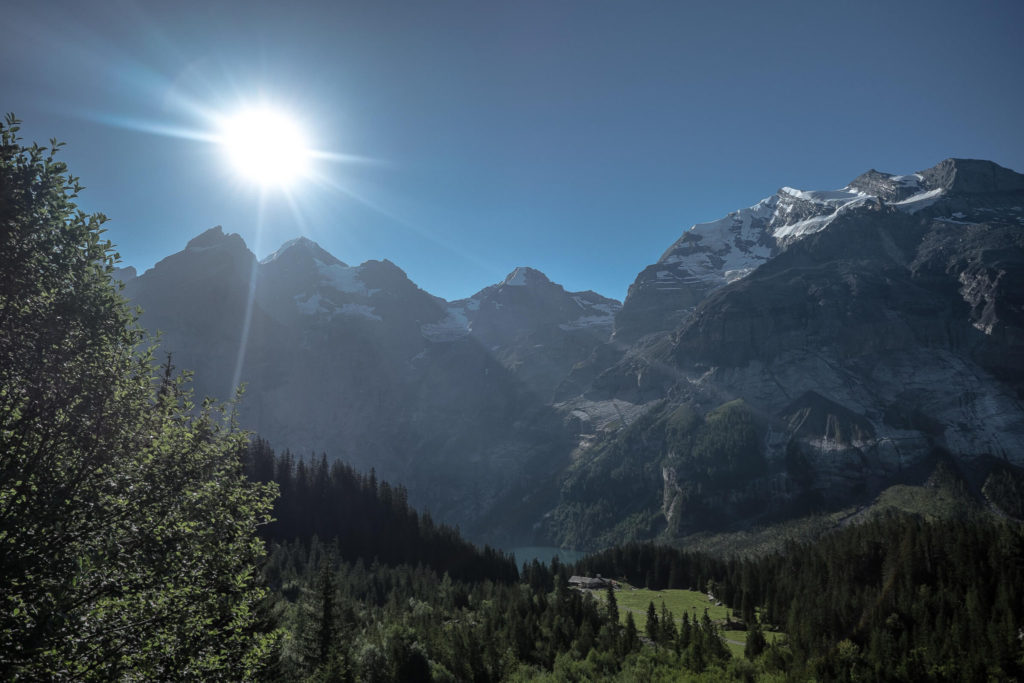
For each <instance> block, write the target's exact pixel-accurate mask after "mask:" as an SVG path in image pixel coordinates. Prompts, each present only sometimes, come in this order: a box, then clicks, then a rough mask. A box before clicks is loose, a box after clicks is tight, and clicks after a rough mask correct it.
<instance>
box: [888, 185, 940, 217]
mask: <svg viewBox="0 0 1024 683" xmlns="http://www.w3.org/2000/svg"><path fill="white" fill-rule="evenodd" d="M944 193H945V190H944V189H943V188H941V187H937V188H935V189H934V190H928V191H927V192H918V193H917V194H915V195H911V196H909V197H907V198H906V199H904V200H903V201H902V202H893V206H895V207H898V208H900V209H901V210H903V211H907V212H908V213H917V212H918V211H920V210H921V209H924V208H926V207H929V206H931V205H932V204H934V203H935V202H937V201H939V199H940V198H941V197H942V195H943V194H944Z"/></svg>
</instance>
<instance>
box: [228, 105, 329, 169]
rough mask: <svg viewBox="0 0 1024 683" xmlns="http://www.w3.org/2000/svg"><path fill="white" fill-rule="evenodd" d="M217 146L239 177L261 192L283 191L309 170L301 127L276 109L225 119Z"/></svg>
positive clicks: (256, 109)
mask: <svg viewBox="0 0 1024 683" xmlns="http://www.w3.org/2000/svg"><path fill="white" fill-rule="evenodd" d="M220 142H221V145H222V146H223V148H224V152H225V154H226V155H227V159H228V161H229V162H230V164H231V166H232V168H233V169H234V171H235V172H236V173H237V174H238V175H239V177H241V178H243V179H244V180H247V181H249V182H253V183H256V184H257V185H260V186H261V187H264V188H274V187H276V188H282V189H287V188H288V187H289V186H291V185H292V184H293V183H295V182H296V181H297V180H299V179H301V178H303V177H306V176H308V175H309V173H310V170H311V169H310V166H311V160H312V152H311V150H310V149H309V143H308V141H307V139H306V136H305V134H304V132H303V130H302V127H301V126H300V125H299V124H298V123H297V121H296V120H295V119H294V118H293V117H292V116H290V115H288V114H286V113H285V112H283V111H280V110H278V109H274V108H271V107H266V106H261V107H254V108H250V109H244V110H241V111H239V112H237V113H235V114H234V115H232V116H229V117H226V118H225V119H224V120H223V121H222V123H221V136H220Z"/></svg>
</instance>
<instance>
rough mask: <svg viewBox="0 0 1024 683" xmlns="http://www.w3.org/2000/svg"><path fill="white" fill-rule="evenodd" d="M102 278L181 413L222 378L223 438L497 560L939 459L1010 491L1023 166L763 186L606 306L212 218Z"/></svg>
mask: <svg viewBox="0 0 1024 683" xmlns="http://www.w3.org/2000/svg"><path fill="white" fill-rule="evenodd" d="M119 277H120V278H121V279H122V281H124V282H125V289H124V293H125V295H126V296H127V297H128V298H129V299H130V300H132V301H133V302H134V303H137V304H139V305H140V306H141V307H142V308H143V311H144V313H143V316H142V319H141V321H142V324H143V325H144V326H145V327H147V329H149V330H151V331H153V332H156V331H158V330H159V331H160V332H161V334H162V337H161V342H160V343H161V346H162V348H163V349H164V350H166V351H168V352H170V353H172V354H173V362H174V364H175V365H177V366H179V367H183V368H189V369H192V370H194V371H195V388H196V391H197V393H198V394H200V395H211V396H215V397H218V398H227V397H230V396H231V395H232V394H233V392H234V388H235V386H236V385H237V384H239V383H244V384H245V386H246V391H245V397H244V399H243V401H242V403H241V407H240V417H241V422H242V424H243V426H245V427H247V428H249V429H252V430H253V431H255V432H256V433H258V434H259V435H261V436H262V437H264V438H266V439H268V440H269V441H270V442H271V443H272V444H273V445H274V446H275V447H276V448H278V449H284V448H289V449H291V450H292V451H293V452H295V453H297V454H303V455H305V454H309V453H316V454H319V453H320V452H326V453H327V455H328V457H330V458H341V459H344V460H346V461H348V462H350V463H352V464H353V465H354V466H355V467H357V468H361V469H369V468H371V467H372V468H375V470H376V471H377V472H378V473H379V474H380V475H381V476H383V477H385V478H388V479H390V480H394V481H399V482H402V483H403V484H405V485H406V486H407V487H408V490H409V495H410V500H411V502H412V503H414V504H416V505H420V506H425V507H427V508H429V509H430V510H431V511H432V512H433V513H434V514H435V515H436V516H438V517H440V518H442V519H445V520H446V521H450V522H454V523H458V524H460V525H461V526H462V528H463V529H464V530H465V531H466V532H467V533H469V534H470V535H471V536H472V537H475V538H478V539H484V540H488V541H491V542H495V543H499V544H501V545H506V546H508V545H512V544H517V543H527V542H533V543H548V544H559V545H564V546H566V547H576V548H593V547H599V546H602V545H607V544H610V543H614V542H621V541H623V540H627V539H630V538H650V537H656V536H660V537H662V538H669V539H671V538H678V537H681V536H685V535H687V534H691V533H695V532H699V531H705V530H730V529H743V528H749V527H751V526H752V525H757V524H762V523H771V522H773V521H777V520H784V519H788V518H792V517H795V516H799V515H805V514H808V513H809V512H815V511H823V510H829V509H834V508H836V507H838V506H842V505H849V504H860V503H864V502H865V501H870V500H872V499H873V497H874V496H876V495H877V494H878V493H879V492H880V491H882V490H884V489H885V488H886V487H888V486H891V485H893V484H894V483H900V482H918V481H923V480H925V479H927V476H928V475H929V474H930V473H932V472H933V471H934V469H935V467H936V466H937V464H939V463H942V464H943V466H944V467H947V468H952V470H955V471H956V472H958V473H959V475H960V476H962V478H963V480H964V482H965V485H966V486H967V487H968V488H969V489H971V490H972V491H973V492H974V495H975V497H976V498H977V499H978V500H979V501H980V504H982V505H987V506H989V507H991V508H992V509H993V510H995V511H996V512H997V514H1011V513H1012V510H1011V508H1012V505H1007V504H1006V503H1005V501H1006V500H1007V497H1008V496H1009V497H1010V498H1012V497H1013V495H1019V496H1024V478H1022V477H1021V476H1020V472H1021V470H1020V467H1021V466H1024V448H1022V446H1024V408H1022V404H1021V399H1022V397H1024V175H1022V174H1019V173H1016V172H1014V171H1012V170H1009V169H1005V168H1002V167H1000V166H998V165H996V164H994V163H992V162H987V161H977V160H963V159H947V160H945V161H943V162H941V163H939V164H938V165H936V166H934V167H932V168H930V169H927V170H924V171H921V172H918V173H913V174H907V175H891V174H888V173H881V172H878V171H874V170H871V171H868V172H867V173H864V174H863V175H861V176H859V177H857V178H855V179H854V180H853V181H852V182H851V183H850V184H849V185H847V186H846V187H844V188H841V189H839V190H833V191H804V190H797V189H794V188H790V187H783V188H781V189H780V190H779V191H778V192H777V193H776V194H774V195H772V196H771V197H768V198H766V199H763V200H761V201H759V202H757V203H756V204H754V205H753V206H751V207H749V208H746V209H741V210H739V211H735V212H733V213H731V214H729V215H728V216H725V217H724V218H722V219H720V220H718V221H714V222H711V223H706V224H699V225H695V226H693V227H691V228H689V229H688V230H685V231H684V232H683V233H682V235H681V236H680V237H679V239H677V240H676V241H675V243H673V244H672V245H671V246H670V247H669V248H668V249H667V250H666V251H665V253H664V254H663V255H662V256H661V258H660V259H658V260H657V262H655V263H653V264H652V265H650V266H648V267H647V268H645V269H644V270H643V271H642V272H640V273H639V274H638V276H637V278H636V281H635V282H634V283H633V285H632V286H631V287H630V288H629V291H628V294H627V296H626V299H625V301H624V302H622V303H621V304H620V303H619V302H618V301H614V300H612V299H608V298H605V297H602V296H600V295H598V294H596V293H594V292H590V291H586V292H567V291H565V289H564V288H563V287H561V286H559V285H557V284H555V283H553V282H551V281H550V280H549V279H548V278H547V277H546V276H545V275H544V274H543V273H541V272H539V271H537V270H534V269H531V268H525V267H522V268H516V269H515V270H514V271H513V272H511V273H510V274H509V275H508V276H507V277H506V278H505V279H504V280H503V281H502V282H500V283H497V284H494V285H491V286H489V287H486V288H484V289H482V290H481V291H479V292H478V293H476V294H474V295H473V296H472V297H469V298H468V299H463V300H459V301H452V302H448V301H445V300H443V299H440V298H438V297H435V296H432V295H430V294H429V293H427V292H425V291H423V290H422V289H420V288H419V287H417V286H416V284H414V283H413V282H411V281H410V280H409V278H408V277H407V276H406V275H405V273H404V272H403V271H402V270H401V269H400V268H398V267H397V266H396V265H394V264H393V263H391V262H389V261H387V260H384V261H368V262H366V263H363V264H360V265H358V266H349V265H347V264H345V263H344V262H342V261H340V260H338V259H337V258H336V257H335V256H333V255H331V254H329V253H327V252H326V251H325V250H323V249H322V248H321V247H319V246H318V245H317V244H316V243H314V242H312V241H310V240H308V239H305V238H299V239H296V240H292V241H290V242H287V243H286V244H284V245H283V246H282V247H281V248H280V249H279V250H278V251H277V252H275V253H274V254H272V255H271V256H269V257H267V258H266V259H264V260H262V261H258V260H257V259H256V257H255V256H254V255H253V253H252V252H251V251H249V249H248V248H247V247H246V245H245V243H244V242H243V240H242V239H241V237H239V236H238V235H233V234H225V233H224V232H223V231H222V229H221V228H219V227H217V228H213V229H211V230H208V231H207V232H205V233H203V234H201V235H199V236H198V237H196V238H195V239H193V240H192V241H190V242H189V243H188V244H187V246H186V247H185V249H184V250H183V251H181V252H179V253H176V254H173V255H171V256H169V257H167V258H165V259H164V260H162V261H160V262H159V263H157V264H156V265H155V266H154V267H153V268H152V269H150V270H148V271H146V272H145V273H143V274H141V275H137V276H136V275H135V273H134V271H131V270H128V269H126V270H124V271H121V272H120V273H119ZM1006 482H1009V484H1007V483H1006ZM997 489H998V490H997ZM1007 491H1009V492H1010V493H1009V494H1008V493H1007ZM1015 492H1016V493H1015ZM997 493H998V495H997ZM1008 510H1009V512H1008Z"/></svg>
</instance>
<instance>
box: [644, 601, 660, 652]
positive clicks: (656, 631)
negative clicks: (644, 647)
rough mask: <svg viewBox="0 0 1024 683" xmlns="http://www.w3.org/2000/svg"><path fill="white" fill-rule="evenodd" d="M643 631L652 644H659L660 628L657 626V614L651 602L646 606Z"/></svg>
mask: <svg viewBox="0 0 1024 683" xmlns="http://www.w3.org/2000/svg"><path fill="white" fill-rule="evenodd" d="M644 630H645V631H646V632H647V637H648V638H650V640H651V642H652V643H655V644H657V643H659V642H661V627H660V626H659V624H658V612H657V610H655V608H654V601H653V600H652V601H651V602H650V603H648V605H647V626H646V627H645V629H644Z"/></svg>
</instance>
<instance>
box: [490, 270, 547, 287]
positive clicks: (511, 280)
mask: <svg viewBox="0 0 1024 683" xmlns="http://www.w3.org/2000/svg"><path fill="white" fill-rule="evenodd" d="M501 284H502V285H506V286H509V287H527V286H530V285H545V284H551V280H549V279H548V276H547V275H545V274H544V273H542V272H540V271H539V270H537V269H535V268H529V267H526V266H519V267H517V268H516V269H515V270H513V271H512V272H511V273H509V274H508V275H507V276H505V279H504V280H503V281H502V283H501Z"/></svg>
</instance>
